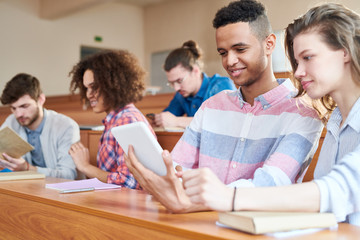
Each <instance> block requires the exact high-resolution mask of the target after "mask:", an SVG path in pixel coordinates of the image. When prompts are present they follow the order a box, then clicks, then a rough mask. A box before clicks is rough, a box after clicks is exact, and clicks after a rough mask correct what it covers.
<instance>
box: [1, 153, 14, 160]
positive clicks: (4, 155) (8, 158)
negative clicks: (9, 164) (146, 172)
mask: <svg viewBox="0 0 360 240" xmlns="http://www.w3.org/2000/svg"><path fill="white" fill-rule="evenodd" d="M2 156H3V157H4V159H5V160H8V161H11V160H12V157H10V156H9V155H7V154H6V153H3V154H2Z"/></svg>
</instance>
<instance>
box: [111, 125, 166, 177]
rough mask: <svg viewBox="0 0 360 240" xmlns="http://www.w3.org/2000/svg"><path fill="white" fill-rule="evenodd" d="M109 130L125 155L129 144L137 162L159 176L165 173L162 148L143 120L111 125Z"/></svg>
mask: <svg viewBox="0 0 360 240" xmlns="http://www.w3.org/2000/svg"><path fill="white" fill-rule="evenodd" d="M111 132H112V134H113V135H114V137H115V139H116V141H117V142H118V143H119V145H120V146H121V148H122V149H123V150H124V152H125V153H126V155H128V149H129V145H130V144H131V145H132V146H133V147H134V151H135V155H136V157H137V159H138V160H139V162H141V163H142V164H143V165H144V166H145V167H146V168H148V169H150V170H151V171H153V172H155V173H156V174H158V175H160V176H164V175H166V167H165V163H164V160H163V158H162V156H161V154H162V152H163V149H162V148H161V146H160V144H159V143H158V141H157V140H156V138H155V136H154V135H153V134H152V133H151V131H150V129H149V128H148V126H147V125H146V124H145V123H144V122H134V123H130V124H126V125H122V126H118V127H113V128H112V129H111Z"/></svg>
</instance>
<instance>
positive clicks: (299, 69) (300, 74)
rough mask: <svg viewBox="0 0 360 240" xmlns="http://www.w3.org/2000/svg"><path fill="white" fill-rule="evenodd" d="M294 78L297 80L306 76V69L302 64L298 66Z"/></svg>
mask: <svg viewBox="0 0 360 240" xmlns="http://www.w3.org/2000/svg"><path fill="white" fill-rule="evenodd" d="M294 76H295V77H296V78H297V79H302V78H304V77H305V76H306V72H305V69H304V67H303V66H302V65H301V64H298V65H297V68H296V71H295V73H294Z"/></svg>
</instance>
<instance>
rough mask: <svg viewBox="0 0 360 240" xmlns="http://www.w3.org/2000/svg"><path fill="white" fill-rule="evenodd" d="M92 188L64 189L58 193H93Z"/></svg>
mask: <svg viewBox="0 0 360 240" xmlns="http://www.w3.org/2000/svg"><path fill="white" fill-rule="evenodd" d="M94 190H95V188H94V187H89V188H75V189H65V190H62V191H60V193H75V192H87V191H94Z"/></svg>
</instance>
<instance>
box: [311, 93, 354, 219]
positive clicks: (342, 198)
mask: <svg viewBox="0 0 360 240" xmlns="http://www.w3.org/2000/svg"><path fill="white" fill-rule="evenodd" d="M341 122H342V116H341V113H340V111H339V109H338V108H336V109H335V110H334V112H333V113H332V114H331V117H330V119H329V122H328V124H327V134H326V136H325V139H324V143H323V145H322V147H321V150H322V151H321V152H320V155H319V160H318V162H317V164H316V169H315V172H314V177H315V179H316V180H314V181H315V183H316V184H317V185H318V186H319V190H320V211H321V212H333V213H334V214H335V216H336V218H337V220H338V221H339V222H342V221H346V222H348V223H351V224H354V225H358V226H360V98H359V99H358V100H357V102H356V103H355V104H354V106H353V107H352V109H351V111H350V114H349V115H348V117H347V119H346V120H345V122H344V123H343V125H342V126H341V127H340V123H341Z"/></svg>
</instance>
